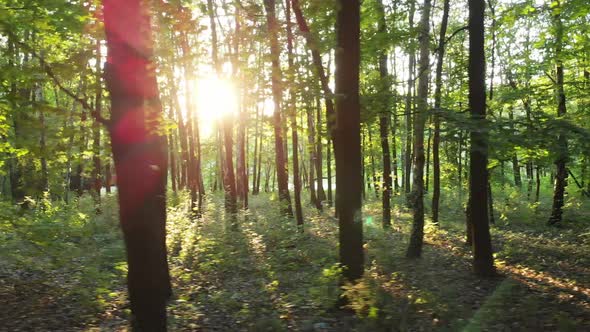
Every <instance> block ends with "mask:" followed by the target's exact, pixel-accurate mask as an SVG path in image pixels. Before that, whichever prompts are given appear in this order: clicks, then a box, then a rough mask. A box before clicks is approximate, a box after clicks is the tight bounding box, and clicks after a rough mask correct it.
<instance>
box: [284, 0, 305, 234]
mask: <svg viewBox="0 0 590 332" xmlns="http://www.w3.org/2000/svg"><path fill="white" fill-rule="evenodd" d="M285 11H286V17H287V55H288V58H289V73H290V75H289V76H291V77H289V79H288V80H287V81H288V82H291V83H292V85H290V87H289V96H290V100H289V103H288V105H289V106H288V107H289V114H290V115H291V136H292V140H291V143H292V146H293V148H292V149H293V186H294V188H293V191H294V196H295V217H296V220H297V226H298V227H299V230H300V231H303V210H302V208H301V177H300V175H299V135H298V133H297V106H296V103H295V101H296V100H295V93H296V91H295V88H294V86H295V84H294V83H295V82H294V77H293V73H294V72H295V68H294V64H293V30H292V29H291V5H290V2H289V1H288V0H287V2H286V6H285Z"/></svg>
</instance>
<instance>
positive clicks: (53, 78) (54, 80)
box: [0, 22, 111, 128]
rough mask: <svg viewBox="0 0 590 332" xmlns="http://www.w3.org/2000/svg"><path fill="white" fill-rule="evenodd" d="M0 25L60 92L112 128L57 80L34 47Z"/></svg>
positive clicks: (94, 110)
mask: <svg viewBox="0 0 590 332" xmlns="http://www.w3.org/2000/svg"><path fill="white" fill-rule="evenodd" d="M0 24H2V25H4V27H5V32H6V34H7V35H8V37H9V38H10V39H11V40H12V41H13V42H15V43H16V44H17V45H19V46H20V47H22V48H23V49H25V50H26V51H27V52H29V54H31V56H33V57H34V58H35V59H37V60H38V61H39V64H40V65H41V68H43V70H44V71H45V73H46V74H47V76H49V78H51V80H52V81H53V83H55V85H56V86H57V87H58V88H59V90H61V91H62V92H63V93H65V94H66V95H68V96H69V97H70V98H72V99H73V100H74V101H76V102H77V103H79V104H80V105H81V106H82V108H84V109H85V110H87V111H88V112H90V114H91V115H92V117H94V119H95V120H96V121H98V122H99V123H102V124H104V125H105V126H106V127H107V128H110V125H111V121H110V120H109V119H105V118H104V117H103V116H102V115H101V114H100V113H99V112H97V110H96V109H94V107H92V106H91V105H90V104H89V103H88V102H87V101H86V99H83V98H80V97H78V96H77V94H75V93H74V92H72V91H70V90H69V89H68V88H66V87H65V86H64V85H63V84H62V83H61V82H60V81H59V79H58V78H57V75H55V73H54V72H53V70H52V69H51V66H50V65H49V64H48V63H47V61H45V59H44V58H43V57H42V56H41V55H40V54H39V53H37V52H35V50H34V49H33V48H32V47H30V46H29V45H27V44H26V43H24V42H22V41H20V40H18V38H17V36H16V35H15V34H14V33H13V32H12V31H10V29H9V28H8V27H7V24H6V23H4V22H0Z"/></svg>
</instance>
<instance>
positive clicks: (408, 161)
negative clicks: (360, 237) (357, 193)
mask: <svg viewBox="0 0 590 332" xmlns="http://www.w3.org/2000/svg"><path fill="white" fill-rule="evenodd" d="M414 11H415V4H414V1H410V12H409V15H408V20H409V24H410V31H412V30H413V29H414ZM409 47H410V51H409V54H408V58H409V61H408V72H409V75H408V91H407V95H406V149H405V154H404V174H403V178H404V190H405V193H406V194H409V193H410V189H411V187H410V177H411V173H412V104H413V100H412V90H413V87H414V67H415V62H416V59H415V55H414V46H413V45H412V43H410V45H409Z"/></svg>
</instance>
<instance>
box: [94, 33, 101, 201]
mask: <svg viewBox="0 0 590 332" xmlns="http://www.w3.org/2000/svg"><path fill="white" fill-rule="evenodd" d="M100 52H101V51H100V39H98V38H97V40H96V82H95V84H96V86H95V87H94V92H95V99H94V112H95V113H96V114H98V115H100V114H101V112H102V82H101V81H102V57H101V54H100ZM100 127H101V125H100V123H99V122H98V120H97V119H94V122H93V123H92V163H93V166H94V167H93V168H92V189H93V193H94V199H95V203H96V209H97V211H100V189H101V188H102V176H101V175H102V163H101V160H100V138H101V135H100V129H101V128H100Z"/></svg>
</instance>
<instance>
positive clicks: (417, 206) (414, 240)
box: [406, 0, 431, 258]
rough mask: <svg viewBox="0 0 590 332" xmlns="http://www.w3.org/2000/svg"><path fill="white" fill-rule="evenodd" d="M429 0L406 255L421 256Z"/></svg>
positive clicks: (423, 24) (423, 32)
mask: <svg viewBox="0 0 590 332" xmlns="http://www.w3.org/2000/svg"><path fill="white" fill-rule="evenodd" d="M430 7H431V2H430V0H424V6H423V7H422V18H421V20H420V32H419V33H420V36H419V41H420V63H419V66H418V103H417V109H416V114H415V115H414V181H413V182H414V183H413V191H412V208H413V223H412V234H411V235H410V243H409V245H408V251H407V253H406V256H407V257H408V258H417V257H420V256H421V255H422V243H423V241H424V161H425V156H424V126H425V123H426V112H427V111H428V81H429V78H428V77H429V74H430V49H429V46H430V39H429V35H430V24H429V22H430Z"/></svg>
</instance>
